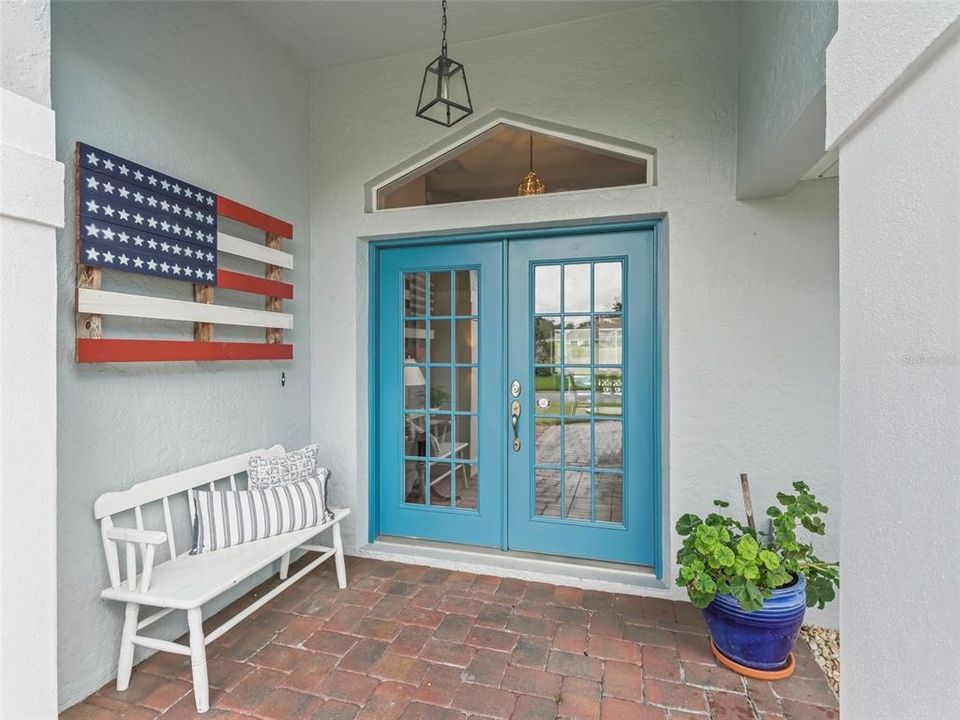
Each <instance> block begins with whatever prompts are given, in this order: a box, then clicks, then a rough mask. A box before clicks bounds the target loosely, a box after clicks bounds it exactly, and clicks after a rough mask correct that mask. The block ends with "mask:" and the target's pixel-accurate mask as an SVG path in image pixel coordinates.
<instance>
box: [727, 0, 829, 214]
mask: <svg viewBox="0 0 960 720" xmlns="http://www.w3.org/2000/svg"><path fill="white" fill-rule="evenodd" d="M836 29H837V2H836V0H813V1H810V0H804V1H802V2H798V1H797V0H790V1H788V2H779V1H777V2H747V3H742V4H741V10H740V57H739V77H738V89H737V94H738V113H737V194H738V196H739V197H757V196H761V195H777V194H780V193H781V192H785V191H786V190H788V189H789V188H790V187H791V186H792V185H793V183H795V182H796V181H797V180H798V179H799V178H800V177H802V176H803V174H804V173H805V172H807V171H808V170H809V169H810V168H811V167H812V166H813V164H814V163H815V162H816V161H817V160H819V159H820V157H821V156H822V155H823V125H824V114H825V108H824V97H823V89H824V83H825V81H826V58H825V56H824V51H825V50H826V47H827V43H829V42H830V38H831V37H833V34H834V31H835V30H836Z"/></svg>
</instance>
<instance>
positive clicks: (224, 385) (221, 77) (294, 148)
mask: <svg viewBox="0 0 960 720" xmlns="http://www.w3.org/2000/svg"><path fill="white" fill-rule="evenodd" d="M308 92H309V86H308V83H307V75H306V73H305V72H304V71H303V70H302V69H300V68H299V67H297V66H296V65H294V64H292V63H291V62H290V61H289V60H288V59H287V58H286V57H285V55H284V54H283V53H282V52H281V51H279V50H278V49H277V48H276V47H274V46H272V45H270V44H269V43H268V42H266V41H264V40H263V38H262V37H261V36H260V35H259V34H258V33H256V32H254V31H253V30H252V29H251V28H250V27H249V26H247V25H246V24H244V23H243V22H242V21H240V20H239V19H238V18H237V16H236V13H234V12H232V11H231V10H230V9H229V8H225V7H223V6H220V7H217V6H213V5H208V4H200V3H148V4H147V3H133V4H116V3H103V4H78V3H59V4H57V5H55V6H54V11H53V102H54V106H55V108H56V110H57V115H58V123H57V154H58V156H59V157H60V158H61V159H62V160H63V161H64V162H66V163H68V164H70V163H72V157H73V146H74V142H75V141H77V140H84V141H87V142H90V143H92V144H94V145H98V146H101V147H104V148H106V149H110V150H113V151H116V152H117V153H120V154H121V155H125V156H128V157H131V158H134V159H137V160H140V161H142V162H144V163H146V164H148V165H151V166H153V167H156V168H158V169H164V170H167V171H169V172H170V173H172V174H174V175H177V176H179V177H182V178H184V179H188V180H190V181H191V182H195V183H197V184H198V185H201V186H203V187H206V188H208V189H210V190H213V191H215V192H218V193H221V194H223V195H226V196H227V197H230V198H233V199H235V200H238V201H240V202H243V203H245V204H248V205H251V206H253V207H255V208H258V209H261V210H263V211H265V212H268V213H270V214H272V215H275V216H278V217H280V218H283V219H285V220H288V221H290V222H291V223H292V224H293V227H294V236H295V239H294V241H293V242H292V243H289V246H288V247H289V249H290V250H291V251H292V252H293V254H294V256H295V258H296V260H295V262H296V269H295V270H294V271H293V272H292V273H290V274H289V277H290V278H291V280H292V282H294V284H295V285H296V293H297V294H296V298H295V299H294V300H293V301H292V302H289V303H287V306H288V307H289V308H290V309H291V310H292V312H293V314H294V330H293V331H292V332H290V333H289V337H290V338H291V339H292V341H293V343H294V345H295V359H294V360H293V361H292V362H283V363H280V362H257V363H253V362H249V363H235V364H230V363H203V364H200V363H174V364H146V365H132V364H131V365H92V366H91V365H86V366H80V365H77V364H75V363H74V356H73V346H74V312H73V296H74V288H75V277H74V255H73V253H74V250H73V242H72V240H71V238H72V232H73V227H72V222H68V225H67V228H66V229H65V231H64V233H63V242H62V243H61V244H60V249H59V253H58V258H57V260H58V287H59V302H58V307H57V309H58V312H59V316H60V317H59V324H58V332H57V346H58V353H57V364H58V385H57V390H58V395H59V408H60V411H59V426H60V440H59V443H58V453H57V459H58V464H59V468H60V497H59V524H60V533H59V586H60V588H61V592H62V594H63V596H64V597H65V598H67V601H66V602H64V603H62V604H61V607H60V618H59V623H60V629H61V632H60V657H59V662H60V705H61V707H63V706H67V705H70V704H72V703H74V702H76V701H77V700H79V699H81V698H82V697H84V696H85V695H86V694H88V693H90V692H92V691H93V690H95V689H96V688H97V687H99V686H100V685H101V684H103V683H104V682H106V681H107V680H109V679H110V678H112V677H114V676H115V674H116V653H117V648H118V641H119V632H120V625H121V620H122V610H121V608H119V607H117V606H114V605H108V604H106V603H104V602H103V601H101V600H100V599H99V597H98V594H99V592H100V590H101V589H102V587H103V586H104V585H105V584H106V583H107V571H106V568H105V566H104V561H103V554H102V551H101V548H100V540H99V534H98V526H97V523H96V522H95V521H94V518H93V511H92V505H93V501H94V500H95V499H96V497H97V496H98V495H100V494H101V493H103V492H105V491H107V490H113V489H119V488H125V487H128V486H130V485H131V484H133V483H134V482H137V481H140V480H145V479H149V478H151V477H156V476H159V475H162V474H165V473H168V472H173V471H176V470H180V469H184V468H187V467H191V466H193V465H196V464H199V463H202V462H206V461H209V460H214V459H217V458H220V457H226V456H228V455H231V454H234V453H237V452H241V451H244V450H249V449H252V448H256V447H262V446H267V445H270V444H272V443H274V442H280V443H283V444H284V445H286V446H288V447H290V446H300V445H303V444H305V443H306V442H307V440H308V437H309V404H308V399H309V389H310V374H309V372H308V366H309V344H310V343H309V338H310V324H309V321H308V311H309V298H310V293H309V285H310V281H309V255H310V243H309V237H310V233H309V227H308V209H307V207H308V196H307V174H308V164H307V160H306V155H305V152H304V149H305V148H306V147H307V142H308V140H307V137H308V136H307V132H308V104H307V96H308ZM70 166H71V167H72V164H71V165H70ZM72 193H73V188H72V183H68V187H67V192H66V197H67V198H68V199H69V198H72ZM68 207H69V208H70V209H71V212H72V202H68ZM249 271H250V272H262V266H258V265H256V264H251V266H250V267H249ZM104 288H105V289H123V288H130V289H132V290H133V291H134V292H156V293H157V294H162V295H164V296H167V297H172V296H176V297H181V298H184V299H190V298H192V294H191V287H190V285H188V284H174V283H169V282H166V283H164V282H162V281H157V280H151V279H146V278H139V277H135V276H127V277H124V276H122V274H120V273H105V278H104ZM223 299H224V301H226V302H231V303H234V304H243V305H246V306H250V307H258V306H259V307H262V299H259V300H258V299H257V298H256V297H255V296H244V295H243V294H241V293H230V294H229V296H226V295H225V296H224V298H223ZM104 329H105V334H106V335H107V336H123V335H125V336H133V337H136V336H141V337H142V336H164V337H170V336H174V335H176V336H179V337H182V338H189V337H191V334H190V332H191V330H190V327H189V326H186V325H183V324H179V325H176V324H170V325H163V324H162V323H156V322H153V323H150V322H137V321H130V322H126V321H123V320H120V319H116V318H107V319H105V321H104ZM215 334H216V335H217V336H218V337H221V338H225V339H231V338H233V337H239V336H240V335H238V334H236V331H231V330H229V329H226V328H222V327H218V328H217V329H216V330H215ZM242 337H252V338H253V339H254V340H262V338H263V331H262V330H251V331H250V334H243V335H242ZM281 371H282V372H285V373H286V379H287V382H286V387H285V388H281V386H280V373H281ZM262 577H263V576H262V575H261V577H260V579H262ZM252 584H255V583H249V582H248V583H247V584H246V585H245V586H243V587H241V588H238V590H237V592H235V593H233V595H234V596H235V595H238V594H240V593H241V592H244V591H245V590H247V589H248V588H249V587H251V586H252ZM229 599H230V596H225V597H224V598H223V599H221V600H220V601H219V603H218V605H224V604H226V602H227V601H228V600H229ZM213 609H214V608H213V607H211V608H210V610H213ZM184 625H185V623H183V620H182V618H181V617H177V618H176V622H173V623H169V624H167V625H166V626H165V627H163V628H161V632H162V633H163V634H165V635H166V636H167V637H174V636H176V635H178V634H179V633H180V632H181V631H182V630H183V628H184Z"/></svg>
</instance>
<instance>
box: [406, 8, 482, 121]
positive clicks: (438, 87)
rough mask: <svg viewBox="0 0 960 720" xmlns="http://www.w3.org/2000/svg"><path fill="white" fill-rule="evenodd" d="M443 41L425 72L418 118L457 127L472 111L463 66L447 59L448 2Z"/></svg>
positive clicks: (444, 12) (444, 15) (445, 12)
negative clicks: (438, 53) (437, 53)
mask: <svg viewBox="0 0 960 720" xmlns="http://www.w3.org/2000/svg"><path fill="white" fill-rule="evenodd" d="M442 7H443V21H442V24H441V28H442V30H443V42H442V43H441V45H440V55H439V56H438V57H437V58H436V59H435V60H434V61H433V62H431V63H430V64H429V65H427V68H426V70H424V71H423V84H422V85H421V86H420V100H419V102H418V103H417V117H422V118H423V119H424V120H430V121H431V122H435V123H438V124H440V125H443V126H445V127H450V126H451V125H456V124H457V123H458V122H460V121H461V120H463V119H464V118H465V117H467V115H470V114H471V113H472V112H473V104H472V103H471V102H470V89H469V88H468V87H467V74H466V72H465V71H464V69H463V65H461V64H460V63H458V62H457V61H456V60H454V59H452V58H450V57H448V56H447V0H443V3H442Z"/></svg>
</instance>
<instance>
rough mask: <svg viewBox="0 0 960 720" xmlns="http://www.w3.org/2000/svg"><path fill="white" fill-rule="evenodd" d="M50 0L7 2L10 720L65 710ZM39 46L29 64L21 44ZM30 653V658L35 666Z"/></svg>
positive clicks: (1, 202) (5, 534)
mask: <svg viewBox="0 0 960 720" xmlns="http://www.w3.org/2000/svg"><path fill="white" fill-rule="evenodd" d="M49 36H50V15H49V5H48V3H46V2H34V3H31V4H30V7H27V5H26V4H24V3H4V4H3V5H2V6H0V397H2V401H0V718H24V719H26V718H43V719H46V718H49V717H53V716H54V715H55V714H56V710H57V627H56V620H57V579H56V573H57V553H56V534H57V528H56V502H57V500H56V497H57V467H56V438H57V397H56V299H57V278H56V240H57V235H56V228H57V227H62V225H63V205H62V202H60V197H61V195H62V192H63V175H64V168H63V166H62V165H61V164H60V163H58V162H57V161H56V158H55V156H54V155H55V153H54V150H55V137H54V125H55V118H54V113H53V111H52V110H51V109H50V107H49V105H50V61H49ZM24 39H30V40H31V41H35V42H37V44H38V45H37V48H36V53H35V54H34V53H27V57H26V58H25V60H26V61H25V62H20V61H19V60H20V58H19V55H15V54H14V53H13V51H12V49H13V48H16V47H18V46H19V49H20V51H26V49H27V46H24V45H21V44H20V43H21V41H22V40H24ZM25 658H29V662H25V661H24V660H25Z"/></svg>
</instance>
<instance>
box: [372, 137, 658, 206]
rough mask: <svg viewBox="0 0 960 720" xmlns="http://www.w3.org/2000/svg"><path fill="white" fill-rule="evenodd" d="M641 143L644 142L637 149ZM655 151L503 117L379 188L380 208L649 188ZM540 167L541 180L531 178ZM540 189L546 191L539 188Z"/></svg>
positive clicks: (539, 178)
mask: <svg viewBox="0 0 960 720" xmlns="http://www.w3.org/2000/svg"><path fill="white" fill-rule="evenodd" d="M637 148H639V146H637ZM652 160H653V153H652V151H649V150H640V149H633V148H631V147H630V144H628V143H622V144H620V143H614V142H612V141H601V140H596V141H595V142H591V141H589V140H588V139H587V134H584V139H582V140H580V139H578V138H577V137H576V136H575V135H574V134H573V133H572V132H570V133H566V132H564V133H560V132H559V131H558V134H556V135H554V134H550V133H548V132H543V131H538V130H531V129H528V128H524V127H518V126H514V125H511V124H509V123H506V122H500V123H497V124H495V125H493V126H492V127H489V128H488V129H486V130H484V131H482V132H480V133H479V134H476V135H474V136H472V137H469V138H468V139H466V140H464V141H463V142H461V143H460V144H458V145H456V146H455V147H453V148H452V149H448V150H446V151H443V152H440V153H438V154H436V155H435V156H434V157H433V158H432V159H430V160H428V161H427V162H425V163H423V164H421V165H420V166H418V167H416V168H415V169H413V170H410V171H409V172H406V173H403V174H400V175H398V176H394V179H392V180H391V179H389V178H388V181H387V182H386V183H385V184H384V185H382V186H379V187H378V188H377V190H376V208H377V209H378V210H383V209H391V208H403V207H417V206H423V205H440V204H444V203H457V202H470V201H474V200H490V199H493V198H506V197H515V196H517V195H519V194H529V193H530V187H537V188H538V189H542V192H543V193H546V194H550V193H557V192H566V191H571V190H587V189H591V188H610V187H618V186H625V185H641V186H642V185H650V184H652V175H653V172H652V171H653V164H652ZM530 172H533V173H535V175H536V178H535V180H536V181H539V183H542V185H539V184H538V183H537V182H534V183H533V184H530V183H526V184H525V187H526V191H525V192H523V193H521V191H520V186H521V184H524V180H525V178H526V177H527V174H528V173H530ZM537 194H540V192H537Z"/></svg>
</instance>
